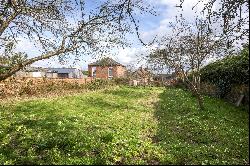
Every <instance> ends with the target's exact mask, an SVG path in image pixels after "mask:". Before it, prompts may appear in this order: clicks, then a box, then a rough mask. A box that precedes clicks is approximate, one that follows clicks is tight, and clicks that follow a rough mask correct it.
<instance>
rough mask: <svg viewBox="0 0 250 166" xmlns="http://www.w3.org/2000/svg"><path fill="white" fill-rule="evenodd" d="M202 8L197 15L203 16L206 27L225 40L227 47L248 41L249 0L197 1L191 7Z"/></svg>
mask: <svg viewBox="0 0 250 166" xmlns="http://www.w3.org/2000/svg"><path fill="white" fill-rule="evenodd" d="M179 2H180V3H179V4H178V5H177V7H180V8H182V6H183V3H185V0H180V1H179ZM197 6H202V7H203V9H202V11H197V12H199V13H198V14H202V15H204V16H205V17H206V18H207V20H208V23H207V26H208V29H209V30H210V31H213V33H215V34H216V35H217V36H219V37H221V38H224V39H226V40H227V47H228V48H233V43H234V42H235V41H236V42H237V41H241V40H243V39H245V40H249V0H208V1H205V0H199V1H198V2H197V3H196V4H195V5H194V6H193V7H192V10H195V8H196V7H197Z"/></svg>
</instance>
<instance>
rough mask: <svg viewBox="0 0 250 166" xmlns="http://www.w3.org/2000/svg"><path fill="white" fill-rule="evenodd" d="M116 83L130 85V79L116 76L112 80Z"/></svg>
mask: <svg viewBox="0 0 250 166" xmlns="http://www.w3.org/2000/svg"><path fill="white" fill-rule="evenodd" d="M112 81H113V82H114V83H115V84H116V85H128V84H129V79H128V78H114V79H113V80H112Z"/></svg>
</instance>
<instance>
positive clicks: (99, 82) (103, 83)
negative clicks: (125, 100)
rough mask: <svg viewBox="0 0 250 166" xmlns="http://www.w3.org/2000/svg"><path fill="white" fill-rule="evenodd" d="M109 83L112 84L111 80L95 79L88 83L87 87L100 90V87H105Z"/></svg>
mask: <svg viewBox="0 0 250 166" xmlns="http://www.w3.org/2000/svg"><path fill="white" fill-rule="evenodd" d="M109 85H112V82H111V81H110V80H104V79H95V80H92V81H91V82H89V83H87V84H86V88H87V89H89V90H98V89H103V88H105V87H107V86H109Z"/></svg>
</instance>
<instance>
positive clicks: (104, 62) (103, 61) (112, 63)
mask: <svg viewBox="0 0 250 166" xmlns="http://www.w3.org/2000/svg"><path fill="white" fill-rule="evenodd" d="M89 65H90V66H124V65H122V64H121V63H118V62H116V61H115V60H113V59H112V58H109V57H107V58H102V59H100V60H97V61H96V62H93V63H90V64H89Z"/></svg>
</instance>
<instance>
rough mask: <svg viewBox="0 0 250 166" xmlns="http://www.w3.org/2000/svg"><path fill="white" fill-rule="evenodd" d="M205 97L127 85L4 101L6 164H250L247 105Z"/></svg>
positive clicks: (1, 151)
mask: <svg viewBox="0 0 250 166" xmlns="http://www.w3.org/2000/svg"><path fill="white" fill-rule="evenodd" d="M205 103H206V108H207V110H206V111H204V112H201V111H199V110H198V109H197V107H196V99H195V98H193V97H192V96H191V94H190V93H189V92H185V91H183V90H180V89H166V90H164V89H163V88H155V87H146V88H135V87H124V86H123V87H119V88H113V89H105V90H101V91H96V92H89V93H84V94H78V95H75V96H64V97H58V98H51V99H36V100H29V101H22V102H17V103H15V104H8V103H7V104H0V124H1V125H0V164H23V165H25V164H33V165H34V164H37V165H38V164H43V165H44V164H56V165H58V164H62V165H64V164H65V165H73V164H82V165H83V164H87V165H89V164H109V165H110V164H113V165H116V164H120V165H131V164H148V165H157V164H175V165H179V164H188V165H191V164H198V165H200V164H214V165H220V164H248V163H249V157H248V153H249V144H248V137H249V127H248V123H249V119H248V117H249V114H248V112H247V111H243V110H241V109H239V108H235V107H234V106H231V105H228V104H227V103H225V102H223V101H220V100H217V99H212V98H205ZM218 110H219V111H218Z"/></svg>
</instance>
